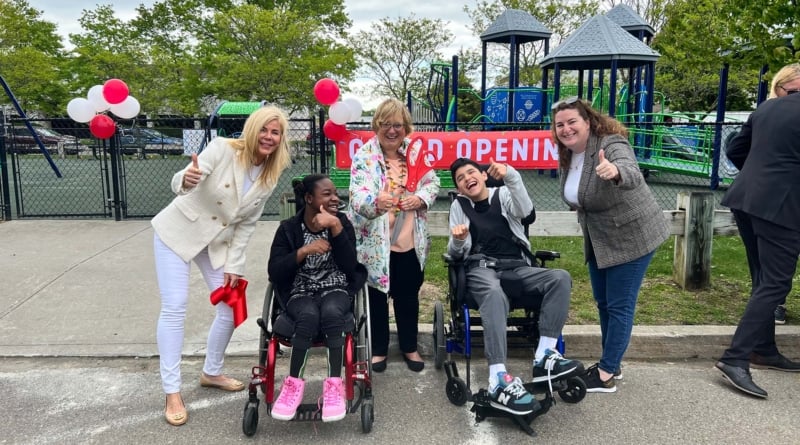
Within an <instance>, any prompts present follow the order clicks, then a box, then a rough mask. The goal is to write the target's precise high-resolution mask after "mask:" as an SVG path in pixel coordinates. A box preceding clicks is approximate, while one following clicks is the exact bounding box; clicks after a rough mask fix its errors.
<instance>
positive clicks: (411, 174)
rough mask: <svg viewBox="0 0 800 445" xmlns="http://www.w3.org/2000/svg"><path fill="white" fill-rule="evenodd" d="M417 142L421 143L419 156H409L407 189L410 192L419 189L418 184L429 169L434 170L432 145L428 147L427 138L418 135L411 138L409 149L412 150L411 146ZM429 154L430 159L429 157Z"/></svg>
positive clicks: (418, 150) (418, 151)
mask: <svg viewBox="0 0 800 445" xmlns="http://www.w3.org/2000/svg"><path fill="white" fill-rule="evenodd" d="M417 144H419V147H418V149H417V156H416V157H415V158H412V157H411V156H408V163H407V168H408V180H407V181H406V190H407V191H409V192H415V191H417V184H419V181H420V179H422V177H423V176H425V175H426V174H427V173H428V172H429V171H431V170H433V163H434V161H435V159H434V154H433V150H431V149H430V147H427V143H426V141H425V138H423V137H422V136H416V137H415V138H413V139H411V142H410V143H409V144H408V147H409V151H411V148H412V147H415V146H416V145H417ZM415 148H416V147H415ZM409 154H410V153H409ZM429 156H430V159H429V158H428V157H429ZM412 160H413V162H412Z"/></svg>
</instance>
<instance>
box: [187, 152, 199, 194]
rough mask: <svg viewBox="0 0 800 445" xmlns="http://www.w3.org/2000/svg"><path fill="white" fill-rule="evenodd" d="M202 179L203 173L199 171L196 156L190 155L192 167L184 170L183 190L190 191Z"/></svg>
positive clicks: (194, 154)
mask: <svg viewBox="0 0 800 445" xmlns="http://www.w3.org/2000/svg"><path fill="white" fill-rule="evenodd" d="M202 178H203V172H202V171H201V170H200V164H199V163H198V162H197V154H196V153H192V165H191V166H189V168H187V169H186V172H185V173H184V174H183V188H184V189H186V190H191V189H193V188H195V186H197V184H199V183H200V179H202Z"/></svg>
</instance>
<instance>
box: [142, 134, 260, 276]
mask: <svg viewBox="0 0 800 445" xmlns="http://www.w3.org/2000/svg"><path fill="white" fill-rule="evenodd" d="M228 141H229V140H228V139H225V138H220V137H217V138H215V139H213V140H212V141H211V142H209V144H208V146H207V147H206V149H205V150H203V152H202V153H200V155H198V156H197V160H198V165H199V166H200V170H201V171H202V173H203V176H202V179H201V180H200V183H199V184H198V185H197V186H196V187H194V188H193V189H191V190H185V189H184V188H183V175H184V173H185V172H186V170H187V169H188V168H189V167H190V166H191V163H190V164H189V165H187V166H186V168H184V169H183V170H181V171H179V172H177V173H175V175H174V176H173V177H172V191H173V192H175V193H176V194H177V195H178V196H176V197H175V199H173V200H172V202H171V203H170V204H169V205H167V206H166V207H165V208H164V209H163V210H161V211H160V212H159V213H158V214H157V215H156V216H155V217H154V218H153V220H152V221H151V224H152V226H153V229H154V230H155V232H156V234H158V236H159V238H161V240H162V241H163V242H164V244H166V245H167V247H169V248H170V249H172V250H173V251H174V252H175V253H176V254H178V256H180V257H181V258H182V259H183V260H184V261H186V262H189V261H191V260H192V259H193V258H194V257H195V256H197V254H198V253H200V252H201V251H202V250H203V249H204V248H206V247H208V254H209V258H210V259H211V266H212V267H213V268H215V269H217V268H219V267H220V266H223V265H224V266H225V268H224V269H223V271H224V272H226V273H232V274H236V275H244V266H245V248H246V247H247V243H248V241H250V237H251V236H252V234H253V231H254V230H255V224H256V222H257V221H258V220H259V219H260V218H261V214H262V212H263V211H264V204H265V203H266V201H267V199H268V198H269V197H270V195H272V191H273V190H274V189H275V187H274V186H273V187H269V188H267V187H266V186H264V185H263V184H261V183H260V181H256V182H255V183H254V184H253V186H252V187H251V188H250V190H249V191H248V192H247V194H245V195H244V196H243V195H242V185H243V184H244V180H245V175H246V174H247V171H248V169H249V168H250V166H249V165H242V164H241V163H240V162H239V160H238V157H237V156H236V150H235V149H234V148H233V147H231V145H230V144H229V143H228Z"/></svg>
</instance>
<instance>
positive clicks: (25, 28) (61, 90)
mask: <svg viewBox="0 0 800 445" xmlns="http://www.w3.org/2000/svg"><path fill="white" fill-rule="evenodd" d="M0 23H2V26H0V67H2V71H0V75H2V76H3V79H5V81H6V83H7V84H8V86H9V87H10V88H11V91H12V92H13V93H14V96H15V97H16V98H17V101H18V102H19V103H20V106H21V107H22V109H23V111H25V112H26V114H28V113H31V112H37V111H38V112H40V113H44V114H50V113H53V112H56V111H57V110H58V106H59V103H60V102H63V101H64V99H65V97H66V96H67V90H66V88H65V86H64V82H65V79H66V77H67V74H66V72H65V70H64V69H63V62H64V59H63V54H62V50H63V48H62V46H61V40H60V37H59V36H58V35H57V34H56V25H55V24H54V23H51V22H48V21H45V20H42V19H41V13H40V12H39V11H38V10H36V9H34V8H31V7H30V6H29V5H28V2H26V1H23V0H4V1H0ZM10 103H11V101H10V100H9V99H8V97H7V96H6V95H5V94H0V104H10Z"/></svg>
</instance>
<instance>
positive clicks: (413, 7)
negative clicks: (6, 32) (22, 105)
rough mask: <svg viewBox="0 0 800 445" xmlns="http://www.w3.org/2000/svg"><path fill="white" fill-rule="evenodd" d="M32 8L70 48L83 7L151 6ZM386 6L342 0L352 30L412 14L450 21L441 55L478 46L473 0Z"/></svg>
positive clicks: (56, 1)
mask: <svg viewBox="0 0 800 445" xmlns="http://www.w3.org/2000/svg"><path fill="white" fill-rule="evenodd" d="M28 3H29V4H30V6H31V7H33V8H36V9H38V10H40V11H42V18H43V19H44V20H47V21H49V22H53V23H55V24H56V25H57V26H58V29H57V31H58V33H59V34H61V35H62V36H63V43H64V46H65V47H69V46H70V45H69V40H68V38H67V35H68V34H70V33H73V34H75V33H80V32H81V27H80V24H79V23H78V19H79V18H80V16H81V13H82V11H83V10H84V9H86V10H93V9H95V8H96V7H97V5H98V4H112V5H113V7H114V11H115V12H117V16H118V17H119V18H120V19H121V20H130V19H132V18H134V17H135V16H136V7H137V6H139V5H140V4H143V5H145V6H151V5H152V4H153V3H154V1H150V0H114V1H110V0H109V1H102V0H70V1H64V0H29V1H28ZM391 3H394V4H395V5H389V4H387V3H385V2H382V1H375V0H344V4H345V10H346V12H347V14H348V15H349V16H350V20H351V21H352V22H353V26H352V28H351V31H352V32H358V31H360V30H363V29H366V28H368V27H369V25H370V23H373V22H376V21H378V20H380V19H382V18H385V17H388V18H397V17H408V16H410V15H411V13H414V14H415V16H416V17H417V18H430V19H441V20H442V21H444V22H449V23H448V24H447V28H448V29H449V30H450V32H452V33H453V35H454V36H455V38H454V40H453V44H452V45H451V46H450V47H448V48H447V49H445V50H444V54H443V55H444V56H446V57H448V58H449V57H451V56H453V55H455V54H457V53H458V50H459V48H461V47H464V48H471V47H472V48H477V47H480V39H479V38H478V37H476V36H473V35H472V32H471V31H470V30H469V28H468V26H469V25H470V24H471V21H470V19H469V17H468V16H467V14H466V13H465V12H464V11H463V10H462V8H463V6H464V5H467V6H469V7H470V8H475V6H476V4H477V1H476V0H435V1H431V0H406V1H404V2H391ZM366 85H368V80H367V79H357V80H356V81H355V82H354V83H353V86H354V89H361V88H363V87H365V86H366ZM359 100H361V102H362V103H363V104H364V106H365V107H366V108H370V105H372V104H374V103H375V102H376V101H377V99H370V98H359Z"/></svg>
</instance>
